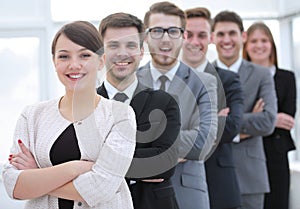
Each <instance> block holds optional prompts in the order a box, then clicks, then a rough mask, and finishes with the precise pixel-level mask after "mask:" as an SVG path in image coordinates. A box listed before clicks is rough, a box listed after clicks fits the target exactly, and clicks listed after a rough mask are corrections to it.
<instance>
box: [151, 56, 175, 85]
mask: <svg viewBox="0 0 300 209" xmlns="http://www.w3.org/2000/svg"><path fill="white" fill-rule="evenodd" d="M179 65H180V62H178V61H177V64H176V65H175V66H174V67H173V68H172V69H170V70H169V71H168V72H167V73H165V74H164V75H165V76H167V77H168V79H169V81H170V82H171V81H172V80H173V78H174V76H175V74H176V72H177V70H178V68H179ZM150 73H151V75H152V78H153V80H154V81H155V82H156V81H157V80H158V78H159V77H160V76H161V75H162V73H161V72H160V71H159V70H157V69H156V68H155V67H154V66H153V64H152V62H150Z"/></svg>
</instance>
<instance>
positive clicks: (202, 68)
mask: <svg viewBox="0 0 300 209" xmlns="http://www.w3.org/2000/svg"><path fill="white" fill-rule="evenodd" d="M207 63H208V60H207V59H206V60H205V61H204V62H203V63H202V64H200V65H199V66H198V67H196V68H192V69H193V70H195V71H197V72H204V70H205V68H206V66H207Z"/></svg>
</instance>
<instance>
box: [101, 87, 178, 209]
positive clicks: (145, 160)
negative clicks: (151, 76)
mask: <svg viewBox="0 0 300 209" xmlns="http://www.w3.org/2000/svg"><path fill="white" fill-rule="evenodd" d="M97 93H98V94H100V95H102V96H104V97H106V98H107V97H108V95H107V92H106V89H105V86H104V84H102V86H100V87H99V88H98V89H97ZM130 105H131V106H132V108H133V109H134V111H135V114H136V122H137V135H136V137H137V138H136V140H137V143H136V149H135V154H134V159H133V161H132V163H131V166H130V168H129V170H128V173H127V175H126V176H127V182H128V185H129V188H130V191H131V194H132V198H133V204H134V208H135V209H153V208H158V209H165V208H168V209H169V208H170V209H173V208H174V209H175V208H177V202H176V199H175V193H174V190H173V186H172V183H171V181H170V177H171V176H172V175H173V173H174V169H175V165H176V163H177V160H178V153H177V145H176V143H177V141H176V139H177V137H178V134H179V131H180V111H179V107H178V104H177V102H176V101H175V99H174V98H173V97H172V96H170V95H169V94H168V93H166V92H164V91H161V90H157V91H154V90H152V89H149V88H148V89H146V88H145V87H144V86H142V85H141V84H138V87H137V89H136V90H135V93H134V96H133V98H132V100H131V102H130ZM155 178H163V179H164V181H163V182H161V183H147V182H143V181H141V180H143V179H155ZM130 180H135V181H136V183H135V184H132V185H131V184H130Z"/></svg>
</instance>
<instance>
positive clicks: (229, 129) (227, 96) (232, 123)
mask: <svg viewBox="0 0 300 209" xmlns="http://www.w3.org/2000/svg"><path fill="white" fill-rule="evenodd" d="M185 14H186V22H187V24H186V32H187V37H186V39H185V40H184V43H183V47H182V61H183V62H184V63H186V64H187V65H189V66H191V67H192V68H193V69H194V70H195V71H199V72H206V73H210V74H212V75H214V76H215V77H216V78H217V81H218V115H219V118H218V141H219V143H218V145H217V147H216V148H215V150H214V151H213V153H212V155H211V156H210V157H209V158H208V159H207V160H206V161H205V171H206V179H207V184H208V192H209V200H210V208H211V209H234V208H238V207H239V206H240V205H241V194H240V190H239V186H238V183H237V176H236V171H235V168H234V167H235V164H234V162H233V156H232V140H233V138H234V137H235V136H236V135H237V134H238V133H239V131H240V126H241V121H242V115H243V96H242V87H241V83H240V80H239V76H238V75H237V74H236V73H233V72H230V71H227V70H223V69H220V68H218V67H216V68H214V67H213V66H212V64H211V63H209V62H208V60H207V59H206V53H207V50H208V45H209V44H210V43H211V40H212V34H211V23H212V20H211V17H210V11H209V10H208V9H206V8H204V7H197V8H192V9H188V10H186V11H185ZM224 126H225V127H224ZM223 191H226V192H223Z"/></svg>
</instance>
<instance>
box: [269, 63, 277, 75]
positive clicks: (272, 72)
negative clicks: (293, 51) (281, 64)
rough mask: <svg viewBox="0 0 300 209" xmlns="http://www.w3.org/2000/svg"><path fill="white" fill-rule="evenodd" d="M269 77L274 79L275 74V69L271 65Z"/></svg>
mask: <svg viewBox="0 0 300 209" xmlns="http://www.w3.org/2000/svg"><path fill="white" fill-rule="evenodd" d="M269 69H270V72H271V75H272V76H273V77H274V75H275V73H276V67H275V65H272V66H271V67H269Z"/></svg>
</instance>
